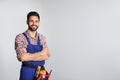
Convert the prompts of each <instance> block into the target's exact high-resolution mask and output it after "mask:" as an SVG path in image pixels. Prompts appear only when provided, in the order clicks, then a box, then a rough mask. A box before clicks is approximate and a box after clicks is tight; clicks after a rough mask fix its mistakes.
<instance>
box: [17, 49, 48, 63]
mask: <svg viewBox="0 0 120 80" xmlns="http://www.w3.org/2000/svg"><path fill="white" fill-rule="evenodd" d="M48 54H49V51H48V48H44V49H43V50H42V51H40V52H35V53H27V52H26V53H24V54H23V55H21V56H18V58H19V60H20V61H22V62H23V61H31V60H33V61H41V60H47V59H48V58H49V55H48Z"/></svg>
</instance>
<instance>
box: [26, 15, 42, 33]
mask: <svg viewBox="0 0 120 80" xmlns="http://www.w3.org/2000/svg"><path fill="white" fill-rule="evenodd" d="M39 22H40V20H39V19H38V17H37V16H30V18H29V20H28V21H27V24H28V29H29V30H30V31H36V30H37V29H38V26H39Z"/></svg>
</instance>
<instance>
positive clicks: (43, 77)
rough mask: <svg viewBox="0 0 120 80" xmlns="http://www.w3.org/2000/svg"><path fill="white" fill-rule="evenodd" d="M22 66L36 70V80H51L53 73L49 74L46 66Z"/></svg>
mask: <svg viewBox="0 0 120 80" xmlns="http://www.w3.org/2000/svg"><path fill="white" fill-rule="evenodd" d="M22 66H23V67H29V68H35V69H36V72H35V76H34V80H49V77H50V74H51V71H50V73H48V72H47V70H46V69H45V67H44V66H39V65H38V66H34V65H31V64H22Z"/></svg>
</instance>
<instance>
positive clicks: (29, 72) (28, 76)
mask: <svg viewBox="0 0 120 80" xmlns="http://www.w3.org/2000/svg"><path fill="white" fill-rule="evenodd" d="M23 35H24V36H25V37H26V39H27V42H28V45H27V48H26V50H27V52H28V53H35V52H39V51H41V50H42V49H43V47H42V45H41V43H40V38H39V36H38V40H37V45H33V44H31V43H30V39H29V38H28V37H27V35H26V34H25V33H23ZM44 64H45V60H43V61H24V62H22V67H21V71H20V80H34V75H35V71H36V67H37V66H38V65H40V66H44ZM25 65H28V66H25Z"/></svg>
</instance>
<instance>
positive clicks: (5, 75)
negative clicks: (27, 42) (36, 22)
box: [0, 0, 120, 80]
mask: <svg viewBox="0 0 120 80" xmlns="http://www.w3.org/2000/svg"><path fill="white" fill-rule="evenodd" d="M29 11H37V12H39V13H40V15H41V23H40V27H39V29H38V32H39V33H42V34H44V35H45V36H46V39H47V44H48V47H49V49H50V52H51V57H50V59H49V60H47V61H46V65H45V66H46V68H47V70H48V71H50V69H52V70H53V72H52V74H51V77H50V80H120V76H119V75H120V37H119V36H120V1H119V0H0V37H1V38H0V80H8V79H10V80H18V79H19V71H20V66H21V63H20V62H19V61H17V58H16V53H15V50H14V41H15V36H16V35H17V34H19V33H22V32H24V31H25V30H26V29H27V25H26V15H27V13H28V12H29Z"/></svg>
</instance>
